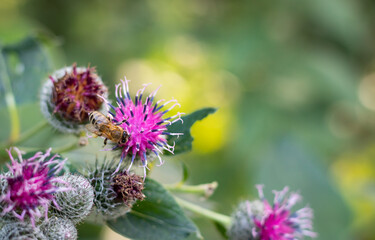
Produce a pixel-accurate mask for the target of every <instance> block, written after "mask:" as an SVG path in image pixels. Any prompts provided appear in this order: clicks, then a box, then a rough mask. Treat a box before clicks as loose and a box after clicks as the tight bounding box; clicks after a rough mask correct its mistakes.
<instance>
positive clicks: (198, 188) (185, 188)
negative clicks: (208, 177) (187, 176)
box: [164, 181, 217, 198]
mask: <svg viewBox="0 0 375 240" xmlns="http://www.w3.org/2000/svg"><path fill="white" fill-rule="evenodd" d="M164 187H165V188H166V189H168V190H169V191H173V192H181V193H194V194H203V195H205V197H207V198H208V197H209V196H211V195H212V194H213V193H214V191H215V189H216V188H217V182H216V181H215V182H212V183H205V184H199V185H183V184H180V183H178V184H174V185H164Z"/></svg>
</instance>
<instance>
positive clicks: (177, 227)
mask: <svg viewBox="0 0 375 240" xmlns="http://www.w3.org/2000/svg"><path fill="white" fill-rule="evenodd" d="M144 194H145V195H146V198H145V200H144V201H142V202H139V203H137V204H136V205H135V206H134V207H133V208H132V211H131V212H129V213H127V214H126V215H124V216H122V217H119V218H117V219H116V220H113V221H108V222H107V224H108V226H109V227H110V228H111V229H112V230H113V231H115V232H117V233H119V234H121V235H123V236H125V237H128V238H131V239H134V240H136V239H139V240H154V239H155V240H159V239H163V240H179V239H186V238H187V237H189V236H191V235H196V236H200V233H199V230H198V229H197V227H196V226H195V225H194V223H193V222H192V221H191V220H190V219H189V218H187V217H186V216H185V214H184V212H183V210H182V209H181V208H180V206H179V205H178V204H177V203H176V201H175V200H174V198H173V197H172V196H171V195H170V193H169V192H168V191H167V190H165V189H164V188H163V187H162V186H161V185H160V184H159V183H157V182H156V181H154V180H151V179H149V178H147V179H146V184H145V190H144Z"/></svg>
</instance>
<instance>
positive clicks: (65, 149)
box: [53, 142, 80, 153]
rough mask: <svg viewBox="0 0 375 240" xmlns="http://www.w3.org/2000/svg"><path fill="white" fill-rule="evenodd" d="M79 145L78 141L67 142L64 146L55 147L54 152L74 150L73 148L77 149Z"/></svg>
mask: <svg viewBox="0 0 375 240" xmlns="http://www.w3.org/2000/svg"><path fill="white" fill-rule="evenodd" d="M79 147H80V146H79V144H78V142H73V143H71V144H67V145H65V146H62V147H59V148H55V149H54V150H53V152H55V153H65V152H70V151H73V150H75V149H77V148H79Z"/></svg>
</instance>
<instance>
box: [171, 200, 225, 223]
mask: <svg viewBox="0 0 375 240" xmlns="http://www.w3.org/2000/svg"><path fill="white" fill-rule="evenodd" d="M174 198H175V200H176V201H177V203H178V204H179V205H180V206H181V207H183V208H185V209H187V210H189V211H191V212H194V213H196V214H198V215H201V216H203V217H206V218H208V219H211V220H213V221H215V222H218V223H220V224H222V225H224V226H225V227H226V228H229V226H230V224H231V218H230V217H229V216H227V215H223V214H220V213H217V212H214V211H211V210H208V209H206V208H202V207H201V206H198V205H195V204H194V203H191V202H188V201H185V200H183V199H181V198H178V197H176V196H175V197H174Z"/></svg>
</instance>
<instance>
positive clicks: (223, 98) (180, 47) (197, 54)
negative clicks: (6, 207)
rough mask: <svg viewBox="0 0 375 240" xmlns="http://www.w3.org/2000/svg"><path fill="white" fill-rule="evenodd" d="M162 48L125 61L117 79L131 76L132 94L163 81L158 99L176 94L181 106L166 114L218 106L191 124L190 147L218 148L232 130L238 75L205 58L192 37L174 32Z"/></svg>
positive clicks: (201, 150)
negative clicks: (149, 84) (148, 54)
mask: <svg viewBox="0 0 375 240" xmlns="http://www.w3.org/2000/svg"><path fill="white" fill-rule="evenodd" d="M161 49H162V50H161V51H159V52H154V53H153V54H152V55H151V56H149V57H148V58H146V59H130V60H127V61H124V62H123V63H122V64H120V67H119V68H118V71H117V76H118V79H120V78H123V77H124V75H125V76H126V77H127V79H129V80H131V83H130V91H131V93H132V94H135V92H136V91H137V90H138V89H139V88H141V87H142V85H143V84H145V83H152V85H151V86H149V87H148V89H149V90H148V91H152V90H153V89H155V88H156V87H158V86H159V85H162V87H161V88H160V90H159V91H158V94H157V99H165V100H170V99H172V98H175V99H177V100H178V102H179V103H180V104H181V108H178V107H176V108H174V109H173V111H171V112H170V113H169V115H173V114H176V113H177V112H184V113H186V114H189V113H191V112H193V111H195V110H198V109H200V108H204V107H214V108H218V109H219V111H217V112H216V113H215V114H212V115H210V116H209V117H208V118H206V119H203V120H202V121H199V122H197V123H196V124H195V125H194V127H193V128H192V135H193V137H194V142H193V151H195V152H198V153H201V154H206V153H207V154H208V153H212V152H215V151H218V150H219V149H221V148H222V147H223V146H224V145H225V144H226V143H227V142H228V139H230V137H231V132H232V131H233V128H232V127H233V126H234V124H233V121H235V119H233V116H234V114H233V109H234V105H235V103H236V101H237V99H238V98H239V91H240V84H239V81H238V79H237V77H236V76H235V75H233V74H232V73H230V72H228V71H225V70H221V69H218V68H217V66H214V65H213V63H211V62H210V61H208V59H207V58H208V57H207V55H208V54H207V53H206V51H205V46H203V45H201V44H200V43H199V42H197V41H195V40H194V38H192V37H189V36H177V37H175V38H172V39H171V40H170V42H169V43H168V44H166V46H165V47H161ZM146 92H147V90H146Z"/></svg>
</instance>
